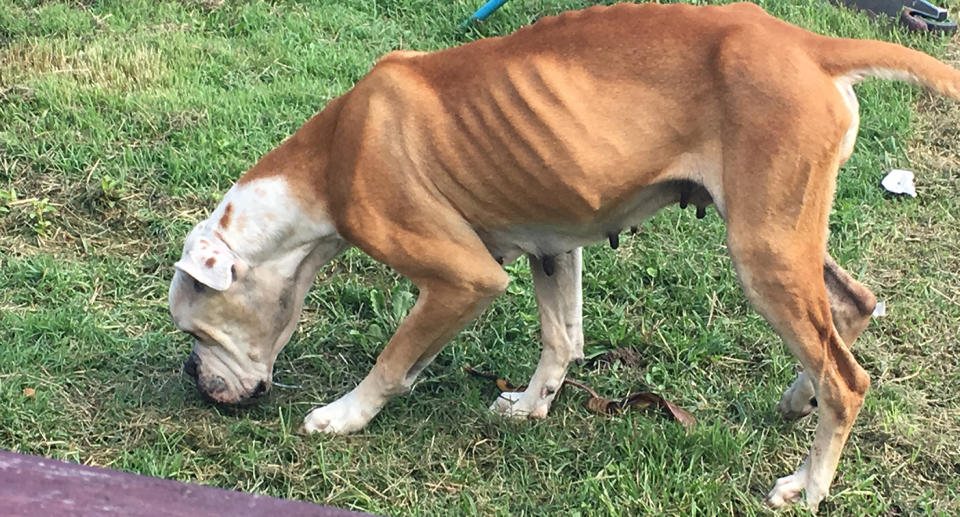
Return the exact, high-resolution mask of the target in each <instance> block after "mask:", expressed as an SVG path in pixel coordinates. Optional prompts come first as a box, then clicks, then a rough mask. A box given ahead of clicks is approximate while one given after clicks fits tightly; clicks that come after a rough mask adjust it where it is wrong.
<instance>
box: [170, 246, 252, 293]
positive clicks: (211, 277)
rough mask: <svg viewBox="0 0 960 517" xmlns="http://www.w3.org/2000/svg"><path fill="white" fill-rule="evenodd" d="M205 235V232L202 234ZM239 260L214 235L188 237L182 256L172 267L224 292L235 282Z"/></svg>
mask: <svg viewBox="0 0 960 517" xmlns="http://www.w3.org/2000/svg"><path fill="white" fill-rule="evenodd" d="M204 233H205V232H204ZM239 262H240V258H239V257H237V255H236V254H235V253H234V252H233V250H231V249H230V248H229V247H228V246H227V244H226V243H225V242H223V239H221V238H219V237H218V236H216V235H204V234H201V235H190V236H189V237H188V238H187V242H186V244H185V245H184V248H183V256H181V257H180V260H179V261H178V262H177V263H176V264H174V265H173V267H175V268H177V269H179V270H180V271H183V272H184V273H186V274H188V275H190V276H191V277H193V278H194V280H196V281H198V282H200V283H201V284H203V285H205V286H207V287H210V288H211V289H215V290H217V291H226V290H227V289H229V288H230V284H232V283H233V281H234V280H236V271H237V266H238V265H239V264H238V263H239Z"/></svg>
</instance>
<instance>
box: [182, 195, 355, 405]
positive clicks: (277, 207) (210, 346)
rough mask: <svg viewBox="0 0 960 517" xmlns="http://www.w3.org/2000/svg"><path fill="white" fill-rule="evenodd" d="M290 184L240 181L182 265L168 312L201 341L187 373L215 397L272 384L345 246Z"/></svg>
mask: <svg viewBox="0 0 960 517" xmlns="http://www.w3.org/2000/svg"><path fill="white" fill-rule="evenodd" d="M283 187H284V186H283V185H282V184H280V185H279V186H278V185H277V184H276V182H273V183H264V182H260V183H259V184H257V185H254V186H250V185H246V186H244V187H239V186H237V187H234V189H232V190H231V191H230V192H229V193H228V194H227V196H226V197H225V198H224V200H223V202H221V203H220V206H219V207H218V208H217V210H216V211H214V213H213V214H212V215H211V217H210V218H209V219H207V220H205V221H202V222H200V223H199V224H198V225H197V226H196V227H194V228H193V230H192V231H191V232H190V233H189V234H188V236H187V239H186V243H185V244H184V249H183V255H182V256H181V258H180V260H179V261H178V262H177V263H176V264H175V273H174V276H173V281H172V283H171V284H170V295H169V302H170V313H171V315H172V317H173V321H174V324H175V325H176V326H177V328H179V329H180V330H182V331H184V332H186V333H188V334H190V335H191V336H192V337H193V339H194V346H193V352H192V353H191V354H190V356H189V358H188V359H187V361H186V363H185V365H184V371H185V372H187V373H188V374H189V375H191V376H192V377H193V378H194V379H195V380H196V383H197V388H199V389H200V392H201V393H202V394H203V395H204V397H205V398H208V399H210V400H211V401H213V402H217V403H225V404H236V403H242V402H246V401H250V400H251V399H253V398H256V397H258V396H260V395H262V394H263V393H265V392H266V391H267V390H269V389H270V385H271V381H272V372H273V363H274V361H275V360H276V358H277V355H278V354H279V353H280V351H281V350H282V349H283V347H284V345H285V344H286V343H287V341H288V340H289V339H290V336H291V335H292V334H293V331H294V329H295V328H296V324H297V320H298V318H299V315H300V310H301V308H302V305H303V298H304V296H305V295H306V292H307V290H308V289H309V288H310V285H311V284H312V283H313V279H314V277H315V275H316V272H317V270H318V269H319V268H320V267H321V266H322V265H323V264H325V263H326V262H328V261H329V260H330V259H332V258H333V257H334V256H336V255H337V254H339V253H340V252H341V251H343V250H344V249H345V248H346V243H345V242H344V241H343V240H342V239H340V238H339V236H338V235H337V234H336V233H335V232H334V231H333V230H332V227H331V226H330V225H329V223H326V222H321V223H317V221H316V220H315V219H312V218H309V219H308V218H306V216H305V215H304V213H303V212H298V209H297V203H296V202H295V201H294V200H292V199H291V198H290V196H287V195H286V191H285V188H283ZM278 189H282V192H278ZM225 214H226V215H225ZM225 223H226V224H225Z"/></svg>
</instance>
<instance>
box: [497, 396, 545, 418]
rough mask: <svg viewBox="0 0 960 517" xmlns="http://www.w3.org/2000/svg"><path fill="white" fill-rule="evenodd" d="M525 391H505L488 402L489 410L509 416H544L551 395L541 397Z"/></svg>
mask: <svg viewBox="0 0 960 517" xmlns="http://www.w3.org/2000/svg"><path fill="white" fill-rule="evenodd" d="M529 395H532V394H528V393H527V392H519V391H505V392H503V393H501V394H500V396H499V397H497V400H494V401H493V404H490V411H493V412H494V413H497V414H501V415H504V416H508V417H511V418H518V419H527V418H546V417H547V413H548V412H549V411H550V402H551V401H552V400H553V397H550V398H545V399H541V398H539V397H536V396H529Z"/></svg>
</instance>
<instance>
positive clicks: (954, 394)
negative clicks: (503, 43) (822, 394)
mask: <svg viewBox="0 0 960 517" xmlns="http://www.w3.org/2000/svg"><path fill="white" fill-rule="evenodd" d="M481 3H482V2H481V1H480V0H477V1H476V2H473V1H453V2H427V1H422V0H395V1H376V2H375V1H365V0H364V1H361V0H353V1H344V2H333V1H317V2H273V3H267V2H233V1H222V0H198V1H190V0H185V1H181V2H170V1H157V2H155V1H145V0H125V1H102V2H63V3H60V2H47V1H33V2H31V1H11V0H0V313H2V316H0V317H2V320H0V448H4V449H10V450H14V451H18V452H23V453H29V454H36V455H42V456H49V457H54V458H60V459H67V460H70V461H75V462H81V463H85V464H90V465H98V466H106V467H111V468H117V469H122V470H126V471H130V472H137V473H142V474H149V475H153V476H160V477H169V478H174V479H179V480H184V481H191V482H197V483H202V484H208V485H215V486H220V487H225V488H230V489H239V490H245V491H250V492H255V493H261V494H268V495H271V496H277V497H287V498H295V499H301V500H306V501H313V502H318V503H324V504H330V505H336V506H341V507H346V508H352V509H360V510H366V511H369V512H373V513H380V514H392V515H410V514H422V515H441V514H450V515H461V514H471V515H472V514H479V515H511V516H512V515H758V514H759V515H763V514H766V513H768V511H767V510H766V509H764V507H763V506H762V505H761V504H760V500H761V499H762V497H763V496H764V494H765V493H766V491H767V490H768V489H769V488H770V486H772V484H773V482H774V480H775V479H776V478H777V477H778V476H781V475H785V474H787V473H789V472H792V471H793V470H794V469H795V468H796V467H797V465H798V464H799V463H800V462H801V461H802V459H803V457H804V455H805V454H806V451H807V448H808V446H809V444H810V442H811V440H812V430H813V426H814V424H815V422H816V416H812V417H810V418H807V419H806V420H804V421H802V422H800V423H797V424H786V423H784V422H783V421H782V420H781V419H780V417H779V415H778V414H777V413H776V412H775V410H774V406H775V404H776V402H777V401H778V400H779V397H780V394H781V392H782V391H783V389H785V388H786V386H787V385H788V383H789V382H790V381H791V380H792V379H793V378H794V375H795V371H796V370H795V368H796V362H795V361H794V360H793V358H792V357H791V356H790V355H789V353H788V352H787V350H786V349H785V347H784V346H783V345H782V343H781V342H780V340H779V338H778V337H777V336H776V335H775V334H774V333H773V332H772V331H771V330H770V329H769V327H768V326H767V325H766V323H765V322H764V321H763V320H762V319H761V318H760V317H759V316H758V315H757V314H756V313H755V312H754V311H753V310H752V309H750V308H749V306H748V304H747V303H746V301H745V299H744V297H743V295H742V293H741V290H740V288H739V285H738V283H737V280H736V277H735V275H734V273H733V271H732V270H731V267H730V261H729V259H728V257H727V255H726V250H725V246H724V243H723V226H722V224H721V222H720V221H719V219H718V217H717V216H716V214H715V212H712V211H711V212H710V213H709V215H708V217H707V218H706V219H704V220H702V221H698V220H696V219H695V218H694V215H693V210H687V211H682V210H680V209H679V208H677V207H672V208H668V209H666V210H665V211H663V212H662V213H661V214H660V215H658V216H657V217H655V218H654V219H652V220H651V221H649V222H648V223H647V224H646V225H644V226H643V227H642V229H641V232H640V234H639V235H637V236H634V237H629V238H627V237H626V235H624V239H623V241H622V243H621V247H620V249H619V250H618V251H613V250H611V249H609V248H608V247H606V246H601V245H597V246H594V247H591V248H588V249H587V250H586V252H585V272H584V294H585V305H584V316H585V323H584V326H585V335H586V341H587V344H586V353H587V355H588V357H597V356H600V355H601V354H603V353H605V352H608V351H610V350H613V349H615V348H618V347H625V348H628V349H632V350H634V351H636V352H637V353H638V357H640V358H642V359H641V360H639V361H631V362H629V364H628V363H625V362H622V361H621V362H614V363H613V364H608V363H605V362H601V361H588V362H587V363H586V364H585V365H583V366H579V367H574V368H573V369H572V370H571V375H573V376H575V377H576V378H578V379H580V380H582V381H584V382H587V383H588V384H590V385H591V386H593V387H594V388H595V389H597V390H598V391H600V392H601V393H602V394H604V395H606V396H609V397H620V396H624V395H626V394H627V393H630V392H634V391H641V390H651V391H655V392H657V393H660V394H662V395H663V396H665V397H666V398H668V399H670V400H672V401H674V402H676V403H677V404H679V405H680V406H682V407H684V408H686V409H688V410H690V411H691V412H693V413H694V415H695V416H696V417H697V419H698V420H699V424H698V426H697V427H696V428H694V429H693V430H691V431H685V430H684V429H683V428H682V427H681V426H679V425H678V424H676V423H674V422H671V421H668V420H666V419H664V418H663V417H662V416H661V415H659V414H657V413H656V412H636V413H628V414H625V415H622V416H612V417H597V416H593V415H590V414H589V413H587V412H586V410H585V409H584V408H583V407H582V405H581V404H582V402H583V400H584V396H583V395H582V394H581V393H580V392H577V391H573V390H569V389H565V390H563V391H562V392H561V393H560V394H559V395H558V397H557V400H556V402H555V403H554V407H553V411H552V414H551V416H550V417H549V418H548V419H546V420H544V421H538V422H513V421H509V420H505V419H502V418H499V417H496V416H493V415H491V414H489V413H488V412H487V409H486V408H487V406H488V405H489V404H490V402H492V400H493V399H494V398H495V397H496V395H497V392H496V389H495V388H494V387H493V386H492V385H491V384H490V383H488V382H487V381H484V380H481V379H478V378H475V377H471V376H469V375H467V374H465V373H464V372H463V370H462V368H461V367H462V366H463V365H467V364H469V365H472V366H474V367H476V368H478V369H481V370H485V371H492V372H496V373H498V374H500V375H502V376H505V377H508V378H510V379H511V380H512V381H514V382H517V383H520V382H525V380H526V379H527V378H529V375H530V374H531V373H532V371H533V369H534V366H535V365H536V361H537V357H538V355H539V349H540V345H539V341H538V322H537V317H536V315H537V312H536V306H535V301H534V296H533V292H532V282H531V281H530V278H529V270H528V265H527V264H526V263H525V262H524V261H523V260H521V261H519V262H517V263H515V264H513V265H511V266H509V267H508V270H509V272H510V273H511V277H512V278H513V282H512V284H511V285H510V287H509V292H508V293H507V294H506V295H504V296H503V297H501V298H500V299H498V300H497V301H496V302H495V303H494V304H493V306H492V307H491V308H490V309H489V310H488V311H486V312H485V313H484V314H483V315H482V316H481V317H480V318H479V319H478V320H477V322H476V323H475V324H473V325H471V326H470V327H468V328H467V329H466V330H465V331H464V332H462V333H461V334H460V335H459V336H458V337H457V338H456V339H455V340H454V341H453V342H452V343H451V344H450V345H449V346H448V348H447V349H446V350H445V351H444V352H443V353H441V354H440V355H439V357H438V358H437V360H436V361H435V362H434V364H433V365H432V366H430V367H429V368H428V369H427V370H426V372H424V374H423V375H422V376H421V378H420V380H419V381H418V383H417V384H416V385H415V387H414V389H413V391H412V393H411V394H409V395H407V396H403V397H399V398H397V399H396V400H395V401H393V402H391V403H390V404H389V405H388V406H387V407H386V408H385V409H384V411H383V412H382V413H381V414H380V416H378V417H377V418H376V419H375V420H374V421H373V422H372V423H371V425H370V426H369V427H368V428H367V429H366V430H365V431H364V432H362V433H360V434H357V435H353V436H347V437H328V436H310V437H302V436H299V435H297V434H296V433H295V430H296V429H297V428H298V427H299V425H300V422H301V420H302V418H303V417H304V416H305V415H306V413H307V412H308V411H309V410H310V409H311V408H312V407H313V406H316V405H320V404H323V403H327V402H330V401H332V400H334V399H335V398H336V397H338V396H340V395H342V394H343V393H345V392H346V391H348V390H349V389H350V388H352V387H353V386H354V385H355V383H356V382H358V381H359V380H360V379H361V378H362V376H363V375H364V374H365V373H366V371H367V370H368V369H369V368H370V367H371V366H372V364H373V362H374V360H375V357H376V355H377V353H378V351H379V350H380V348H381V346H382V344H383V343H384V341H385V340H386V339H387V338H389V336H390V334H391V332H392V331H393V329H394V328H395V327H396V325H397V324H398V322H399V321H400V320H401V319H402V317H403V315H404V314H405V313H406V311H407V310H408V309H409V308H410V306H411V305H412V303H413V301H414V299H415V292H414V291H413V289H412V287H411V285H410V284H409V282H407V281H405V280H403V279H401V278H398V277H397V276H396V275H395V274H393V273H392V272H391V271H390V270H388V269H387V268H385V267H383V266H381V265H379V264H377V263H375V262H373V261H372V260H370V259H369V258H367V257H365V256H364V255H362V254H361V253H359V252H357V251H356V250H353V251H351V252H349V253H347V254H345V255H344V256H343V257H341V258H339V259H337V260H336V261H334V262H333V263H332V264H330V265H329V266H328V267H327V268H325V269H324V270H323V271H322V272H321V275H320V277H321V280H322V282H318V285H317V286H316V287H315V288H314V289H313V290H312V291H311V292H310V294H309V295H308V299H307V303H306V308H305V310H304V313H303V317H302V322H301V325H300V327H299V330H298V331H297V333H296V334H295V335H294V337H293V339H292V340H291V342H290V344H289V345H288V346H287V348H286V350H285V351H284V352H283V353H282V354H281V356H280V359H279V361H278V362H277V365H276V371H275V379H276V381H278V382H280V383H282V384H283V385H285V386H287V387H281V386H277V387H276V388H275V389H274V390H272V391H271V393H270V394H269V395H268V396H267V397H266V398H265V399H263V400H262V401H261V402H260V403H259V404H258V405H256V406H254V407H252V408H248V409H231V408H220V407H214V406H210V405H208V404H206V403H204V402H202V401H201V400H200V398H199V396H198V395H197V393H196V390H195V388H194V387H193V386H192V385H191V382H190V381H189V379H187V378H186V377H185V376H184V375H182V374H181V365H182V363H183V360H184V359H185V358H186V355H187V354H188V352H189V349H190V343H189V339H188V338H187V337H186V336H184V335H181V334H179V333H177V332H176V331H175V329H174V328H173V326H172V324H171V322H170V320H169V315H168V311H167V306H166V292H167V286H168V283H169V281H170V278H171V276H172V273H173V271H172V267H171V265H172V264H173V263H174V262H175V260H176V259H177V257H178V256H179V254H180V251H181V246H182V243H183V239H184V237H185V235H186V233H187V231H189V229H190V228H191V227H192V225H193V224H195V223H196V222H197V221H198V220H200V219H201V218H203V217H204V215H205V214H207V213H208V212H209V211H210V210H212V208H213V207H214V206H215V204H216V202H217V200H218V199H219V198H220V196H221V194H222V193H223V192H224V191H225V190H226V189H227V188H228V187H229V186H230V185H231V184H232V182H233V181H235V180H236V179H237V178H238V177H239V176H240V175H241V174H242V173H243V172H244V171H245V170H246V169H247V168H248V167H249V166H251V165H252V164H253V163H254V161H255V160H256V159H257V158H258V157H259V156H261V155H262V154H264V153H266V152H267V151H269V150H270V149H272V148H273V147H275V146H276V145H277V144H278V143H279V142H281V141H282V140H283V139H284V138H285V137H287V136H288V135H290V134H291V133H292V132H293V131H295V130H296V129H297V127H299V126H300V124H302V123H303V122H304V121H305V120H306V119H307V118H309V117H310V116H311V115H312V114H314V113H315V112H316V111H318V110H320V109H322V108H323V106H324V105H325V103H326V102H327V101H328V100H330V99H331V98H333V97H335V96H336V95H339V94H340V93H342V92H344V91H346V90H347V89H348V88H350V86H351V85H352V84H353V83H354V82H355V81H356V80H357V79H359V78H360V77H362V76H363V74H364V73H365V72H366V71H367V70H368V69H369V68H370V66H371V65H372V64H373V63H374V61H375V60H376V59H377V57H378V56H380V55H382V54H384V53H386V52H388V51H390V50H392V49H399V48H403V49H420V50H430V49H438V48H443V47H447V46H451V45H456V44H460V43H463V42H465V41H468V40H471V39H476V38H480V37H485V36H494V35H499V34H505V33H508V32H511V31H513V30H515V29H516V28H519V27H521V26H523V25H525V24H529V23H531V22H533V21H534V20H535V19H536V18H538V17H541V16H546V15H551V14H555V13H558V12H560V11H563V10H565V9H569V8H580V7H585V6H586V5H588V4H590V2H576V1H546V0H543V1H533V2H522V1H514V2H509V3H507V4H506V5H505V6H504V7H503V8H501V9H500V10H499V11H497V12H496V13H495V14H494V15H493V16H491V18H490V19H489V21H488V22H487V23H485V24H483V25H481V26H479V27H476V28H474V29H471V30H469V31H467V32H459V31H457V30H456V26H457V25H458V24H459V23H460V22H461V21H462V20H463V19H465V18H466V17H467V16H468V15H469V14H470V13H471V12H472V11H473V10H474V9H476V8H477V7H478V6H479V5H480V4H481ZM761 4H762V5H763V6H764V7H766V8H767V9H768V10H770V11H771V12H772V13H774V14H776V15H777V16H779V17H782V18H784V19H787V20H789V21H791V22H793V23H797V24H799V25H802V26H805V27H808V28H811V29H813V30H816V31H818V32H821V33H826V34H834V35H843V36H852V37H877V38H883V39H887V40H891V41H897V42H900V43H903V44H907V45H910V46H913V47H915V48H920V49H923V50H926V51H928V52H931V53H934V54H935V55H938V56H941V57H945V56H946V57H950V56H952V58H953V59H954V62H956V60H957V54H956V53H953V54H949V53H947V54H945V52H948V50H947V49H948V48H950V42H949V41H948V40H945V39H939V38H937V37H918V36H915V35H908V34H905V33H903V32H901V31H900V30H898V29H896V28H893V27H890V26H888V25H885V24H883V23H881V22H880V21H870V20H869V19H868V18H866V17H864V16H861V15H856V14H853V13H850V12H848V11H845V10H842V9H838V8H835V7H833V6H831V5H829V4H827V3H826V2H821V1H817V0H792V1H784V0H768V1H766V2H761ZM953 7H956V2H953ZM954 43H955V42H954ZM857 92H858V94H859V97H860V101H861V114H862V123H861V131H860V136H859V140H858V142H857V150H856V153H855V154H854V156H853V158H852V159H851V160H850V162H849V163H848V164H847V165H846V166H845V167H844V168H843V170H842V171H841V173H840V179H839V186H838V189H837V190H838V191H837V199H836V203H835V206H834V210H833V212H832V213H831V219H830V227H831V232H832V233H831V240H830V249H831V252H832V253H833V254H834V256H836V257H837V258H838V260H839V261H840V262H841V263H842V264H843V265H844V266H845V267H846V268H847V269H848V270H849V271H851V272H852V273H853V274H854V275H855V276H856V277H857V278H859V279H860V280H861V281H862V282H864V283H865V284H867V285H868V286H870V287H871V288H872V289H873V290H874V291H875V292H876V293H877V295H878V298H879V299H881V300H883V301H885V302H886V306H887V311H888V315H887V316H885V317H883V318H878V319H876V320H875V321H874V322H873V323H871V325H870V327H869V328H868V329H867V331H866V333H865V334H864V335H863V337H862V338H861V339H860V340H859V341H858V342H857V345H856V347H855V353H856V355H857V357H858V359H859V360H860V361H861V362H862V364H863V365H864V367H865V368H866V369H867V370H868V371H869V372H870V374H871V377H872V378H873V381H874V384H873V389H872V390H871V391H870V393H869V395H868V396H867V401H866V405H865V407H864V410H863V412H862V413H861V415H860V418H859V420H858V422H857V425H856V426H855V427H854V430H853V436H852V438H851V440H850V442H849V444H848V445H847V448H846V450H845V454H844V456H843V459H842V461H841V463H840V468H839V470H838V474H837V479H836V481H835V482H834V485H833V495H832V496H831V497H830V498H829V499H828V500H827V502H826V503H825V504H823V505H822V506H821V511H822V513H823V514H826V515H945V516H946V515H956V514H958V513H960V502H958V501H960V486H958V483H960V481H958V479H960V395H958V386H960V351H958V337H957V336H958V330H960V324H958V322H960V219H958V215H957V214H958V213H960V160H958V156H960V142H958V141H960V125H958V124H960V122H958V121H960V108H958V106H957V104H956V103H953V102H948V101H943V100H934V99H933V98H932V97H931V96H930V95H929V94H927V93H924V92H922V91H921V90H918V89H916V88H914V87H911V86H907V85H903V84H896V83H886V82H879V81H870V82H867V83H864V84H862V85H860V86H858V87H857ZM917 106H919V107H920V110H921V111H920V114H919V115H918V114H917V112H916V111H914V109H915V108H916V107H917ZM918 128H919V129H918ZM895 167H899V168H908V169H912V170H915V171H916V172H917V176H918V178H917V181H918V191H919V197H918V198H916V199H909V198H904V199H901V198H893V197H891V196H889V195H886V194H884V192H883V191H882V189H881V188H880V187H879V181H880V178H881V177H882V175H883V174H884V173H885V172H886V171H888V170H889V169H891V168H895ZM803 513H804V511H802V510H789V511H786V512H784V514H785V515H792V514H803Z"/></svg>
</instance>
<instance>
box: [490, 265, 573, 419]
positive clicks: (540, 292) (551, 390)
mask: <svg viewBox="0 0 960 517" xmlns="http://www.w3.org/2000/svg"><path fill="white" fill-rule="evenodd" d="M528 258H529V259H530V271H531V273H532V274H533V285H534V288H535V289H536V295H537V309H538V311H539V312H540V327H541V337H542V341H543V352H542V354H541V355H540V362H539V363H538V364H537V369H536V371H535V372H534V373H533V377H532V378H531V379H530V383H529V384H528V385H527V389H526V390H525V391H524V392H523V393H517V394H510V393H503V394H501V396H500V397H499V398H497V400H496V401H494V403H493V405H491V406H490V409H491V410H492V411H495V412H498V413H503V414H505V415H509V416H512V417H516V418H544V417H546V416H547V412H548V411H549V410H550V404H551V403H552V402H553V397H554V396H555V395H556V392H557V390H559V389H560V386H561V385H562V384H563V378H564V376H565V375H566V373H567V367H568V366H569V365H570V362H571V361H575V360H579V359H583V319H582V306H583V296H582V293H581V276H580V273H581V268H582V263H583V255H582V249H581V248H577V249H575V250H573V251H571V252H569V253H563V254H560V255H558V256H557V257H556V258H555V260H554V264H553V267H554V271H553V274H551V275H547V274H546V272H545V271H544V269H543V262H542V261H541V260H539V259H538V258H537V257H534V256H532V255H528Z"/></svg>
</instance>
